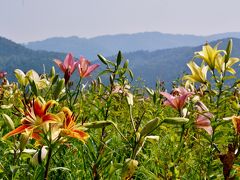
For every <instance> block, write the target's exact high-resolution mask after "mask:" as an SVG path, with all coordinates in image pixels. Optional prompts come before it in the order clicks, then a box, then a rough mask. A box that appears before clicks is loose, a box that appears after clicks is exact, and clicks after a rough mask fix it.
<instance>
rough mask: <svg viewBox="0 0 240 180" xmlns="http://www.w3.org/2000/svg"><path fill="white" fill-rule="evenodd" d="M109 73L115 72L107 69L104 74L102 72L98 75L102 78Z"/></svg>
mask: <svg viewBox="0 0 240 180" xmlns="http://www.w3.org/2000/svg"><path fill="white" fill-rule="evenodd" d="M107 73H113V71H112V70H111V69H105V70H103V71H102V72H100V73H99V74H98V76H102V75H104V74H107Z"/></svg>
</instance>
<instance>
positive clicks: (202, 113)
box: [195, 101, 213, 135]
mask: <svg viewBox="0 0 240 180" xmlns="http://www.w3.org/2000/svg"><path fill="white" fill-rule="evenodd" d="M196 108H197V110H198V113H199V115H198V116H197V119H196V121H195V125H196V127H197V128H201V129H204V130H205V131H207V133H208V134H209V135H212V133H213V129H212V126H211V121H210V120H211V119H212V118H213V114H212V113H210V112H209V110H208V108H207V107H206V105H205V104H203V102H201V101H198V102H196Z"/></svg>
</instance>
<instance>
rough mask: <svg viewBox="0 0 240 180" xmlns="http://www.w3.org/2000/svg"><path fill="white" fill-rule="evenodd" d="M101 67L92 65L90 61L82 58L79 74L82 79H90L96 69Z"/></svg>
mask: <svg viewBox="0 0 240 180" xmlns="http://www.w3.org/2000/svg"><path fill="white" fill-rule="evenodd" d="M98 67H99V64H92V65H91V63H90V61H88V60H87V59H85V58H84V57H80V60H79V64H78V72H79V75H80V77H81V78H84V77H88V76H89V75H90V74H91V73H92V72H93V71H94V70H95V69H96V68H98Z"/></svg>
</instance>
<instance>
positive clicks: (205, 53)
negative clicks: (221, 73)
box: [195, 43, 226, 70]
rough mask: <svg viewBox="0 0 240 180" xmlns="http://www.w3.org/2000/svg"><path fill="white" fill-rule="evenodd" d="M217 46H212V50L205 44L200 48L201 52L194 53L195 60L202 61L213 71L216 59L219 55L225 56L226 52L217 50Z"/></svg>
mask: <svg viewBox="0 0 240 180" xmlns="http://www.w3.org/2000/svg"><path fill="white" fill-rule="evenodd" d="M218 45H219V43H218V44H216V45H215V46H214V48H212V47H211V46H210V45H209V44H208V43H206V44H205V45H204V46H203V47H202V51H199V52H196V53H195V58H200V59H202V60H203V61H204V62H205V63H206V64H207V65H208V66H209V68H210V69H211V70H213V69H214V68H215V64H216V57H217V56H218V55H219V54H220V53H224V54H226V51H224V50H218Z"/></svg>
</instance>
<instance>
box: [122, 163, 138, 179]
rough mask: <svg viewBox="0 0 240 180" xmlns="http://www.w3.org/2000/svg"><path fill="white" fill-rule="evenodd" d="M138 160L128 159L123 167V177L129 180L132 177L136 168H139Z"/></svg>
mask: <svg viewBox="0 0 240 180" xmlns="http://www.w3.org/2000/svg"><path fill="white" fill-rule="evenodd" d="M137 166H138V161H137V160H134V159H127V160H126V162H125V163H124V165H123V168H122V174H121V179H122V180H129V179H131V178H132V176H133V174H134V172H135V170H136V169H137Z"/></svg>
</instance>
